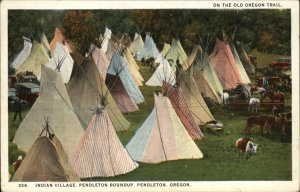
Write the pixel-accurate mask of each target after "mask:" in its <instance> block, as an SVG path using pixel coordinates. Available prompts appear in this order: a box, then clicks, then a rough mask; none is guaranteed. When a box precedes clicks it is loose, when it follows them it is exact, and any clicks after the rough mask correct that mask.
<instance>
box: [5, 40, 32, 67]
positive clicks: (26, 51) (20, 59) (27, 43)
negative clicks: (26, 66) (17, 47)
mask: <svg viewBox="0 0 300 192" xmlns="http://www.w3.org/2000/svg"><path fill="white" fill-rule="evenodd" d="M23 42H24V47H23V49H22V51H21V52H20V53H19V54H18V56H17V57H16V58H15V60H14V61H13V62H12V63H11V64H10V66H11V67H12V68H14V69H18V68H19V67H20V66H21V65H22V64H23V63H24V62H25V61H26V59H27V58H28V57H29V55H30V52H31V48H32V43H31V40H30V39H28V38H26V37H23Z"/></svg>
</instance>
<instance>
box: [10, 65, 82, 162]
mask: <svg viewBox="0 0 300 192" xmlns="http://www.w3.org/2000/svg"><path fill="white" fill-rule="evenodd" d="M41 77H42V78H41V92H40V96H39V97H38V99H37V100H36V101H35V103H34V104H33V106H32V107H31V109H30V111H29V112H28V113H27V115H26V117H25V118H24V120H23V121H22V123H21V124H20V126H19V128H18V129H17V131H16V134H15V137H14V139H13V143H15V144H17V146H18V148H20V149H21V150H23V151H25V152H28V151H29V149H30V147H31V146H32V144H33V143H34V141H35V140H36V138H38V136H39V134H40V132H41V128H40V127H41V125H42V124H43V122H44V117H48V119H49V121H50V122H51V128H52V130H53V132H54V133H55V135H56V137H57V138H58V140H59V141H61V143H62V146H63V148H64V150H65V152H66V154H67V155H68V156H69V155H70V153H71V151H72V150H74V147H75V146H76V145H77V143H78V142H79V140H80V139H81V137H82V135H83V133H84V129H83V128H82V126H81V123H80V121H79V119H78V117H77V116H76V114H75V113H74V109H73V106H72V104H71V101H70V98H69V96H68V93H67V90H66V87H65V85H64V83H63V80H62V76H61V73H60V72H57V71H53V70H52V69H50V68H48V67H46V66H44V65H43V66H42V76H41Z"/></svg>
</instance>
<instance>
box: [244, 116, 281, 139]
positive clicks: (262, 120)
mask: <svg viewBox="0 0 300 192" xmlns="http://www.w3.org/2000/svg"><path fill="white" fill-rule="evenodd" d="M274 124H275V116H272V115H259V116H251V117H249V118H248V119H247V125H246V128H245V131H246V132H247V133H248V134H249V133H250V132H251V128H252V127H253V126H255V125H258V126H259V128H260V131H261V134H262V135H263V134H264V130H266V131H267V134H268V133H269V132H270V127H271V126H273V125H274Z"/></svg>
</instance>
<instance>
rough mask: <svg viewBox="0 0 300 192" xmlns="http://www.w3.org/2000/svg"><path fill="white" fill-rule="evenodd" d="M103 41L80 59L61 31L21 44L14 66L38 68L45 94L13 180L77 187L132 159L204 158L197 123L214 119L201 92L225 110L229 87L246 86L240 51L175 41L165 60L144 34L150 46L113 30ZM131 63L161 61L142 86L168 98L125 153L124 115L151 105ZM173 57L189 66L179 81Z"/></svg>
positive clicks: (21, 131)
mask: <svg viewBox="0 0 300 192" xmlns="http://www.w3.org/2000/svg"><path fill="white" fill-rule="evenodd" d="M100 41H101V48H98V47H96V46H95V45H91V46H90V51H89V52H88V53H87V54H86V56H85V57H84V56H82V55H80V54H79V53H78V52H76V50H74V49H73V48H70V47H71V44H70V43H69V45H68V43H67V42H66V40H65V39H64V37H63V36H62V33H61V31H60V30H59V29H56V31H55V36H54V38H53V40H52V41H51V43H50V44H49V43H48V41H47V38H46V37H45V36H44V35H43V37H42V39H41V42H36V41H34V42H31V41H30V40H28V39H26V38H24V49H23V50H22V51H21V52H20V54H19V55H18V57H17V58H16V59H15V60H14V62H13V63H12V64H11V66H12V67H14V68H15V69H16V72H17V73H19V72H24V71H32V72H33V73H34V74H35V75H36V76H37V77H38V78H39V79H40V81H41V92H40V96H39V97H38V99H37V100H36V102H35V103H34V104H33V106H32V108H31V109H30V111H29V112H28V114H27V115H26V117H25V119H24V120H23V121H22V122H21V124H20V126H19V128H18V130H17V131H16V134H15V137H14V139H13V143H15V144H17V146H18V148H19V149H21V150H23V151H25V152H27V155H26V157H25V159H24V160H23V162H22V164H21V165H20V167H19V168H18V170H17V171H16V173H15V174H14V175H13V177H12V179H11V180H12V181H79V180H80V179H83V178H90V177H113V176H117V175H121V174H125V173H128V172H131V171H133V170H134V169H136V168H137V167H138V164H137V163H136V162H144V163H160V162H164V161H170V160H178V159H201V158H203V154H202V152H201V151H200V149H199V148H198V146H197V145H196V144H195V142H194V140H199V139H201V138H202V137H203V134H202V132H201V130H200V129H199V125H205V124H207V123H208V122H215V120H214V117H213V115H212V114H211V112H210V110H209V108H208V107H207V105H206V103H205V101H204V99H203V97H202V95H201V94H203V95H204V96H205V97H209V98H211V100H213V101H214V102H216V103H221V100H220V95H221V93H222V92H223V88H230V86H235V85H236V84H237V83H242V82H247V81H249V78H248V79H247V78H246V77H247V74H246V72H245V69H244V68H243V66H242V64H241V62H239V64H238V63H237V62H235V61H236V60H237V59H238V60H239V58H238V56H237V57H236V56H235V54H237V53H234V52H233V54H232V53H231V51H230V48H229V45H228V44H226V43H224V42H221V41H220V40H217V41H216V46H215V50H214V51H213V53H212V54H211V56H210V57H209V56H208V54H207V53H206V52H205V51H203V50H202V49H201V47H200V46H195V48H194V49H193V51H192V53H191V54H190V56H187V55H186V53H185V52H184V50H183V48H182V46H181V44H180V42H179V40H176V39H173V41H172V44H171V45H168V44H166V43H165V46H164V48H163V50H162V51H161V52H160V53H159V51H158V49H157V47H156V45H155V43H154V41H153V39H152V38H151V37H150V36H149V35H148V34H147V35H146V38H145V42H144V41H143V39H142V37H141V36H140V35H139V34H136V35H135V37H134V40H133V41H131V40H130V37H129V35H128V34H124V35H123V36H122V37H121V38H120V39H118V38H117V37H116V36H114V35H113V34H112V32H111V31H110V30H109V29H107V28H106V31H105V34H104V36H101V38H100ZM234 50H235V49H234ZM229 52H230V53H229ZM228 54H231V55H229V56H228ZM50 56H51V58H50ZM134 57H135V58H136V59H137V60H138V61H140V60H142V59H143V58H144V59H145V58H150V57H152V58H155V61H154V62H155V63H158V67H157V68H156V70H155V72H154V73H153V75H152V77H151V78H150V79H149V80H148V81H147V82H146V83H145V84H146V85H148V86H161V87H162V92H161V93H154V107H153V110H152V112H151V113H150V115H149V116H148V117H147V118H146V120H145V121H144V122H143V123H142V124H141V126H140V127H139V128H138V129H137V131H136V133H135V135H134V136H133V137H132V139H131V140H130V141H129V143H128V144H127V145H126V147H124V146H123V145H122V143H121V142H120V140H119V138H118V136H117V134H116V132H119V131H125V130H127V129H129V128H130V123H129V122H128V121H127V120H126V119H125V118H124V116H123V114H122V113H128V112H134V111H137V110H139V107H138V104H140V103H143V102H145V99H144V97H143V95H142V93H141V91H140V89H139V86H143V81H144V79H143V77H142V76H141V74H140V72H139V66H138V65H137V63H136V61H135V59H134ZM226 58H227V59H228V60H226ZM176 60H179V63H180V64H181V65H182V69H183V71H182V73H181V80H180V82H179V83H178V82H177V83H176V78H175V75H174V74H175V73H174V72H175V70H176V66H175V65H176V62H175V61H176ZM225 60H226V61H225ZM224 62H225V64H224ZM170 63H171V64H170ZM240 71H243V72H240Z"/></svg>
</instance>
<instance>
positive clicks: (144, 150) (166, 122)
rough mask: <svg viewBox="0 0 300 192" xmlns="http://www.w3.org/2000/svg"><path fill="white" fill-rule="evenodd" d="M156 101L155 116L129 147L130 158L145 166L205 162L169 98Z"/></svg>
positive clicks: (150, 117) (140, 129)
mask: <svg viewBox="0 0 300 192" xmlns="http://www.w3.org/2000/svg"><path fill="white" fill-rule="evenodd" d="M154 97H155V98H154V100H155V105H154V108H153V110H152V112H151V113H150V115H149V116H148V117H147V119H146V120H145V121H144V123H143V124H142V125H141V127H140V128H139V129H138V130H137V131H136V133H135V135H134V136H133V137H132V139H131V140H130V141H129V143H128V144H127V146H126V149H127V150H128V152H129V154H130V156H131V157H132V158H133V159H134V160H136V161H139V162H144V163H160V162H164V161H171V160H178V159H201V158H203V154H202V152H201V151H200V149H199V148H198V147H197V145H196V144H195V142H194V141H193V140H192V138H191V137H190V135H189V134H188V132H187V131H186V130H185V128H184V126H183V124H182V123H181V121H180V119H179V118H178V116H177V114H176V112H175V110H174V109H173V107H172V104H171V102H170V101H169V99H168V97H164V96H163V95H162V94H159V95H158V96H156V95H155V96H154Z"/></svg>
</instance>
